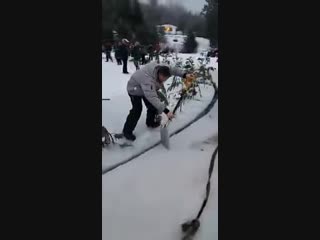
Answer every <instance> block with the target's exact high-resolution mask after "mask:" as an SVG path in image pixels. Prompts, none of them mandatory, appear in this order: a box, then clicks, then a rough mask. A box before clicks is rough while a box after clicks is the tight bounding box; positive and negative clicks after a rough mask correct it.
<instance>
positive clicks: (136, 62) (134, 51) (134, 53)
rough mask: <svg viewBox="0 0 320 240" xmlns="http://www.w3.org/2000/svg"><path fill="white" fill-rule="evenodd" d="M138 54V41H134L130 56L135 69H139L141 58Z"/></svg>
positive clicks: (139, 52)
mask: <svg viewBox="0 0 320 240" xmlns="http://www.w3.org/2000/svg"><path fill="white" fill-rule="evenodd" d="M140 54H141V50H140V43H139V42H136V43H135V44H134V47H133V48H132V51H131V56H132V57H133V63H134V65H135V67H136V70H139V69H140V67H139V60H140V58H141V55H140Z"/></svg>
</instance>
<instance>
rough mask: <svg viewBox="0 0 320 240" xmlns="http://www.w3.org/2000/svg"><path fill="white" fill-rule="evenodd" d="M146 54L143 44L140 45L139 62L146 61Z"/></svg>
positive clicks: (143, 62)
mask: <svg viewBox="0 0 320 240" xmlns="http://www.w3.org/2000/svg"><path fill="white" fill-rule="evenodd" d="M146 55H147V51H146V48H145V46H143V45H142V46H141V64H142V65H144V64H146V63H147V61H146Z"/></svg>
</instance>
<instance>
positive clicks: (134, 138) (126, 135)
mask: <svg viewBox="0 0 320 240" xmlns="http://www.w3.org/2000/svg"><path fill="white" fill-rule="evenodd" d="M123 136H124V137H125V138H126V139H128V140H130V141H134V140H136V136H135V135H133V134H132V133H123Z"/></svg>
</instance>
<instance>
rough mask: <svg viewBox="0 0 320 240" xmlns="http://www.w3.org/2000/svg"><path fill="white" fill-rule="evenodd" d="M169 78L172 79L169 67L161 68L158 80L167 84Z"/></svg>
mask: <svg viewBox="0 0 320 240" xmlns="http://www.w3.org/2000/svg"><path fill="white" fill-rule="evenodd" d="M169 77H171V73H170V69H169V67H167V66H160V67H159V69H158V80H159V82H161V83H163V82H165V81H166V80H167V79H168V78H169Z"/></svg>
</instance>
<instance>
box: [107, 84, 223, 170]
mask: <svg viewBox="0 0 320 240" xmlns="http://www.w3.org/2000/svg"><path fill="white" fill-rule="evenodd" d="M213 88H214V90H215V91H214V95H213V98H212V100H211V102H210V103H209V104H208V106H207V107H206V108H205V109H204V110H203V111H202V112H201V113H200V114H199V115H198V116H197V117H195V118H194V119H193V120H192V121H190V122H189V123H188V124H186V125H185V126H183V127H181V128H179V129H177V130H176V131H174V132H173V133H171V134H170V137H172V136H173V135H176V134H178V133H180V132H181V131H183V130H184V129H186V128H187V127H189V126H190V125H191V124H193V123H195V122H196V121H198V120H199V119H200V118H202V117H203V116H205V115H206V114H208V112H210V110H211V109H212V108H213V107H214V105H215V103H216V102H217V100H218V87H217V86H216V85H215V84H214V85H213ZM159 144H161V140H159V141H158V142H156V143H155V144H153V145H152V146H150V147H148V148H146V149H145V150H143V151H142V152H139V153H137V154H135V155H133V156H131V157H130V158H128V159H127V160H125V161H122V162H120V163H117V164H114V165H112V166H110V167H107V168H105V169H103V170H102V174H105V173H108V172H110V171H112V170H114V169H116V168H118V167H120V166H122V165H124V164H126V163H128V162H131V161H132V160H134V159H135V158H137V157H139V156H141V155H142V154H144V153H146V152H148V151H149V150H151V149H152V148H154V147H156V146H158V145H159Z"/></svg>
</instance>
